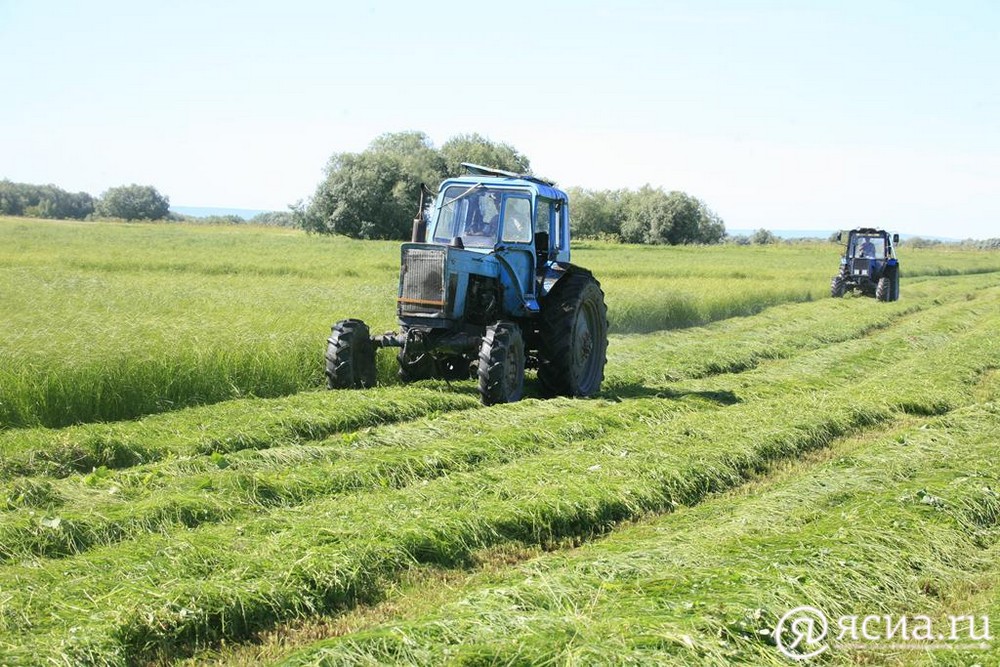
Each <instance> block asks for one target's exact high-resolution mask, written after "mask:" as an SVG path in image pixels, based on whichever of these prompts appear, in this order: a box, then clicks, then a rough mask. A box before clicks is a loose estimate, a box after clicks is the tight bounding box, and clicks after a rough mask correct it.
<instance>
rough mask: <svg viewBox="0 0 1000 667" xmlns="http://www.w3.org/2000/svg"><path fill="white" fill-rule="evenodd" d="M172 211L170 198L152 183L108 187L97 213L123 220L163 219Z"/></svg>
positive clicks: (98, 205)
mask: <svg viewBox="0 0 1000 667" xmlns="http://www.w3.org/2000/svg"><path fill="white" fill-rule="evenodd" d="M169 212H170V199H169V198H167V197H164V196H163V195H161V194H160V193H159V192H157V191H156V188H154V187H153V186H151V185H136V184H134V183H133V184H132V185H121V186H119V187H116V188H110V189H108V190H107V191H106V192H105V193H104V194H102V195H101V199H100V201H99V202H98V204H97V214H98V215H100V216H102V217H106V218H121V219H122V220H162V219H163V218H165V217H167V214H168V213H169Z"/></svg>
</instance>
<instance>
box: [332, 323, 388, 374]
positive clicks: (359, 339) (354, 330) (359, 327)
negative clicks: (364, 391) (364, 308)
mask: <svg viewBox="0 0 1000 667" xmlns="http://www.w3.org/2000/svg"><path fill="white" fill-rule="evenodd" d="M326 343H327V345H326V386H327V387H328V388H329V389H354V388H356V389H360V388H362V387H374V386H375V375H376V374H375V346H374V345H372V339H371V335H370V333H369V331H368V325H367V324H365V323H364V322H362V321H361V320H341V321H340V322H337V323H336V324H334V325H333V329H332V330H331V331H330V338H329V339H327V341H326Z"/></svg>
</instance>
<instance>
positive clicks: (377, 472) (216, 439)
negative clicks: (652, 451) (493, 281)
mask: <svg viewBox="0 0 1000 667" xmlns="http://www.w3.org/2000/svg"><path fill="white" fill-rule="evenodd" d="M952 310H954V308H952ZM960 312H961V313H962V316H961V317H960V318H958V319H959V320H960V321H962V322H964V320H965V319H966V316H967V314H968V313H969V312H971V311H970V310H969V308H968V306H967V305H965V304H963V307H962V309H961V311H960ZM935 319H937V320H939V321H938V323H937V324H936V325H934V324H932V323H933V322H934V321H935ZM958 326H959V325H957V324H956V323H955V322H954V321H952V320H949V319H948V318H946V317H945V318H940V317H937V316H936V314H927V315H926V316H924V317H923V318H921V319H917V320H916V321H913V322H907V323H906V324H905V325H903V326H900V327H898V330H897V331H892V332H891V333H888V334H886V333H884V334H883V336H882V338H881V339H880V340H878V341H864V340H860V341H859V340H855V341H851V342H850V343H849V344H847V345H841V346H837V347H831V348H828V349H826V350H823V351H822V352H821V353H820V354H813V355H811V358H810V362H809V363H810V366H809V368H808V369H803V368H802V365H801V364H792V365H791V368H781V367H779V368H777V369H774V370H772V371H769V372H767V373H762V374H759V375H758V377H755V378H753V379H752V380H753V383H754V384H756V385H758V387H756V388H750V386H748V383H746V382H743V387H742V388H741V390H740V391H741V393H742V394H744V395H745V396H746V397H750V396H753V397H755V398H758V399H760V398H768V399H774V398H779V399H780V398H781V396H782V395H783V394H784V393H785V392H786V390H787V386H788V383H789V382H792V383H793V386H795V387H797V388H798V389H799V390H802V389H804V388H807V387H808V388H811V389H814V390H815V389H818V388H821V387H829V386H833V385H835V383H837V382H844V381H854V380H856V379H857V378H863V377H864V375H865V374H866V373H867V371H865V370H863V368H864V365H865V364H867V363H870V361H871V359H872V358H878V357H879V356H881V355H882V354H884V353H885V352H886V351H891V350H893V349H894V348H896V347H897V346H899V345H900V344H901V343H902V342H903V341H906V340H911V344H913V341H915V338H914V335H915V334H917V333H919V334H920V335H923V336H928V335H931V336H940V335H945V334H946V333H952V332H954V331H956V330H957V329H956V327H958ZM917 354H918V355H919V356H920V357H922V354H921V353H919V352H918V353H917ZM859 355H860V356H859ZM921 363H922V364H925V363H929V362H928V361H927V360H926V359H921ZM859 364H861V369H862V370H859ZM651 366H652V367H651V368H650V369H648V370H649V372H650V373H657V372H658V369H657V368H656V364H652V365H651ZM952 369H953V370H954V367H952ZM804 371H805V372H804ZM939 376H940V377H944V378H948V371H947V369H943V370H942V371H941V373H939ZM956 381H957V379H956ZM661 393H664V392H661ZM665 395H669V396H672V397H673V399H674V400H670V401H660V400H657V399H650V400H632V401H626V402H625V403H618V404H610V405H609V404H604V403H601V402H574V401H548V402H544V403H541V404H532V403H527V404H524V405H518V406H510V407H509V408H508V409H507V410H506V411H505V414H504V417H505V418H504V419H503V420H502V421H499V422H489V421H486V422H481V421H480V420H469V419H468V416H467V415H465V414H453V415H444V416H441V417H437V418H435V419H433V420H432V421H421V422H416V423H412V424H408V425H406V426H403V427H398V428H394V429H389V430H377V431H374V432H370V433H351V434H345V435H344V436H342V437H340V438H334V439H333V440H331V441H328V442H318V443H317V444H316V445H314V446H303V445H302V444H293V445H292V446H284V447H277V446H271V447H269V448H268V449H266V451H257V449H256V447H260V446H263V445H264V442H265V440H266V438H267V437H268V436H267V434H268V433H269V432H270V433H272V434H273V432H274V431H278V432H280V433H282V434H284V435H288V434H289V430H291V434H293V435H299V434H302V433H306V434H308V435H310V436H312V437H315V436H316V435H317V431H318V432H319V433H320V434H323V433H326V432H328V431H329V430H330V429H331V427H334V428H335V427H336V426H342V425H343V423H344V422H345V421H348V422H349V421H350V420H349V419H346V416H345V415H338V418H339V419H338V420H336V421H330V420H328V421H327V422H326V423H324V424H315V423H308V422H307V423H308V428H305V427H304V426H303V425H302V422H301V421H299V420H298V419H296V420H295V421H290V420H289V415H288V414H287V412H286V413H284V414H275V415H268V416H267V419H266V422H265V423H264V425H265V428H263V429H261V433H262V435H259V436H258V437H257V438H255V439H253V440H249V439H248V438H247V436H246V432H241V434H240V438H239V439H237V438H235V437H232V436H230V437H227V438H224V437H220V434H219V433H218V432H215V433H212V432H211V430H209V431H208V433H206V432H205V429H204V428H200V429H199V430H198V431H196V432H195V433H194V435H195V436H202V437H204V436H206V435H211V436H212V437H209V438H205V439H201V440H198V441H196V442H197V443H198V446H197V447H194V446H192V443H191V442H190V441H188V442H184V441H183V439H182V438H181V441H180V442H172V443H171V444H172V446H173V449H172V450H168V453H171V454H176V453H177V452H182V453H188V454H200V455H199V456H194V457H190V456H185V457H183V458H177V457H176V456H174V457H169V458H167V459H166V460H164V461H163V462H160V463H155V464H143V465H137V466H136V467H135V468H133V469H131V470H128V471H125V472H121V473H114V472H112V471H111V470H107V469H102V470H95V471H94V472H92V473H90V474H88V475H84V476H74V477H72V478H71V479H68V480H64V481H61V482H53V481H51V480H46V479H32V478H24V479H20V480H18V481H15V482H13V483H9V484H6V485H3V486H0V490H2V491H3V492H4V493H3V496H5V497H6V499H7V500H6V508H7V509H9V510H22V511H19V512H13V513H10V512H8V513H6V514H4V513H0V545H3V546H2V547H0V559H4V560H6V559H16V558H23V557H28V556H31V555H41V556H50V557H51V556H64V555H68V554H73V553H77V552H79V551H81V550H85V549H88V548H91V547H93V546H95V545H102V544H110V543H114V542H117V541H120V540H124V539H130V538H134V537H136V536H141V535H142V534H144V533H146V532H157V531H161V530H167V529H169V528H171V527H172V526H178V525H185V526H189V527H192V526H196V525H201V524H204V523H216V522H223V521H231V520H233V519H235V518H238V517H245V516H248V515H252V514H254V513H256V512H260V511H262V510H263V509H264V508H267V507H274V506H282V505H294V504H300V503H303V502H306V501H308V500H310V499H313V498H316V497H321V496H324V495H331V494H343V493H347V492H353V491H359V490H362V489H378V488H396V487H400V486H405V485H406V484H411V483H413V482H414V481H416V480H419V479H429V478H433V477H438V476H441V475H445V474H448V473H450V472H455V471H459V470H465V469H468V468H470V467H475V466H479V465H485V464H496V463H501V462H505V461H509V460H512V459H514V458H516V457H518V456H523V455H527V454H534V453H537V452H538V451H540V450H541V449H543V448H544V449H555V448H558V447H559V446H560V444H561V443H563V442H564V441H572V440H576V439H581V438H582V439H586V438H590V437H596V436H598V435H600V434H602V433H605V432H614V431H617V430H622V429H628V428H629V424H631V423H634V422H636V421H640V422H641V421H643V420H645V419H649V418H654V419H657V420H659V421H660V422H661V423H664V420H666V419H668V416H669V415H670V414H671V413H678V414H682V413H683V412H685V411H689V410H691V409H698V408H701V409H708V408H715V407H717V404H718V403H719V402H720V399H719V396H721V395H725V396H728V397H729V398H728V399H727V400H725V401H721V402H722V404H726V403H731V402H735V401H736V400H737V398H736V396H735V394H734V393H733V392H732V391H731V390H730V391H729V392H728V393H726V392H719V391H717V390H716V391H713V390H712V389H711V388H707V387H706V388H704V389H698V388H691V389H684V388H680V389H677V388H675V389H673V390H668V391H666V392H665ZM706 397H708V401H706V400H705V399H706ZM365 398H366V399H368V400H371V397H369V396H365ZM892 400H895V401H897V403H898V404H899V405H907V406H910V409H914V410H918V411H919V410H928V409H943V408H941V407H940V406H939V405H938V404H935V406H933V407H932V408H928V407H925V406H922V404H921V403H920V400H921V399H920V398H919V397H917V398H916V399H908V398H907V394H906V393H905V392H904V391H902V388H900V390H899V392H898V393H897V394H896V395H895V396H893V397H892ZM692 401H693V402H692ZM911 403H912V405H911ZM300 405H301V403H300ZM238 407H240V408H241V409H242V411H241V412H240V415H243V416H246V415H249V414H251V413H250V412H249V409H252V408H253V407H254V406H238ZM283 407H284V408H285V410H286V411H287V408H288V407H289V406H288V405H287V404H286V405H283ZM945 407H947V404H945ZM248 408H249V409H248ZM421 408H423V409H425V408H426V406H421ZM199 410H200V411H204V410H205V409H204V408H202V409H199ZM362 414H366V413H362ZM294 416H295V417H298V415H297V414H296V415H294ZM257 419H258V421H261V418H260V417H258V418H257ZM155 421H157V422H160V423H161V425H160V427H159V428H152V429H149V430H145V431H144V430H143V429H142V428H141V426H142V425H141V424H139V425H132V427H133V430H132V435H133V438H134V439H135V440H137V441H140V442H143V441H145V442H148V441H149V438H150V437H154V438H155V437H156V436H157V435H158V434H163V433H165V434H166V435H167V437H169V438H179V436H180V435H181V433H179V432H178V431H177V430H176V429H174V428H170V429H164V428H163V427H162V422H164V421H168V420H166V419H165V418H164V417H159V418H156V419H155ZM539 422H542V423H547V424H551V425H552V426H550V427H549V428H548V429H546V430H544V431H539V430H538V429H537V428H535V426H536V425H537V424H538V423H539ZM136 426H139V427H140V428H135V427H136ZM267 427H270V428H267ZM188 435H189V437H190V436H191V434H190V433H189V434H188ZM445 436H446V437H445ZM272 437H273V435H272ZM220 442H221V443H233V442H235V443H238V445H239V447H246V446H247V445H251V449H250V450H248V451H243V452H242V453H239V454H229V455H225V454H223V452H227V451H228V452H231V451H232V448H231V446H228V445H226V446H221V447H220V446H219V444H218V443H220ZM206 443H210V447H211V448H210V449H208V450H205V449H199V448H198V447H201V446H204V445H205V444H206ZM157 453H158V455H161V456H162V454H163V453H164V452H163V451H162V450H159V451H158V452H157ZM149 458H152V457H149ZM23 510H27V511H23ZM54 523H55V525H53V524H54Z"/></svg>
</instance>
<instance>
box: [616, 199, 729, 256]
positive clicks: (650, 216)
mask: <svg viewBox="0 0 1000 667" xmlns="http://www.w3.org/2000/svg"><path fill="white" fill-rule="evenodd" d="M621 201H622V211H623V215H622V221H621V227H620V231H619V236H620V238H621V240H622V241H624V242H625V243H654V244H670V245H679V244H685V243H719V242H720V241H722V239H723V238H724V237H725V234H726V228H725V225H724V224H723V222H722V219H721V218H720V217H719V216H718V215H716V214H715V213H714V212H712V211H711V210H710V209H709V208H708V207H707V206H706V205H705V204H704V202H702V201H701V200H699V199H696V198H695V197H692V196H691V195H688V194H685V193H683V192H680V191H677V190H675V191H673V192H669V193H667V192H665V191H664V190H663V189H662V188H654V187H652V186H650V185H644V186H643V187H642V188H640V189H639V190H638V191H636V192H626V193H624V194H623V195H622V196H621Z"/></svg>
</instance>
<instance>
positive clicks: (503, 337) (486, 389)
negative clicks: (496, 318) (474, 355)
mask: <svg viewBox="0 0 1000 667" xmlns="http://www.w3.org/2000/svg"><path fill="white" fill-rule="evenodd" d="M517 350H520V355H521V358H520V360H517V359H515V360H514V363H517V364H519V366H520V373H519V377H520V379H519V381H518V382H517V386H515V387H507V386H505V380H506V374H505V372H504V369H505V366H506V364H507V362H508V355H510V354H515V353H516V351H517ZM478 378H479V396H480V399H481V400H482V402H483V405H496V404H498V403H513V402H515V401H518V400H520V399H521V395H522V394H523V393H524V341H523V339H522V337H521V329H520V328H519V327H518V326H517V325H516V324H513V323H511V322H498V323H496V324H493V325H490V326H488V327H486V333H485V335H484V336H483V341H482V344H481V345H480V346H479V371H478Z"/></svg>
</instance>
